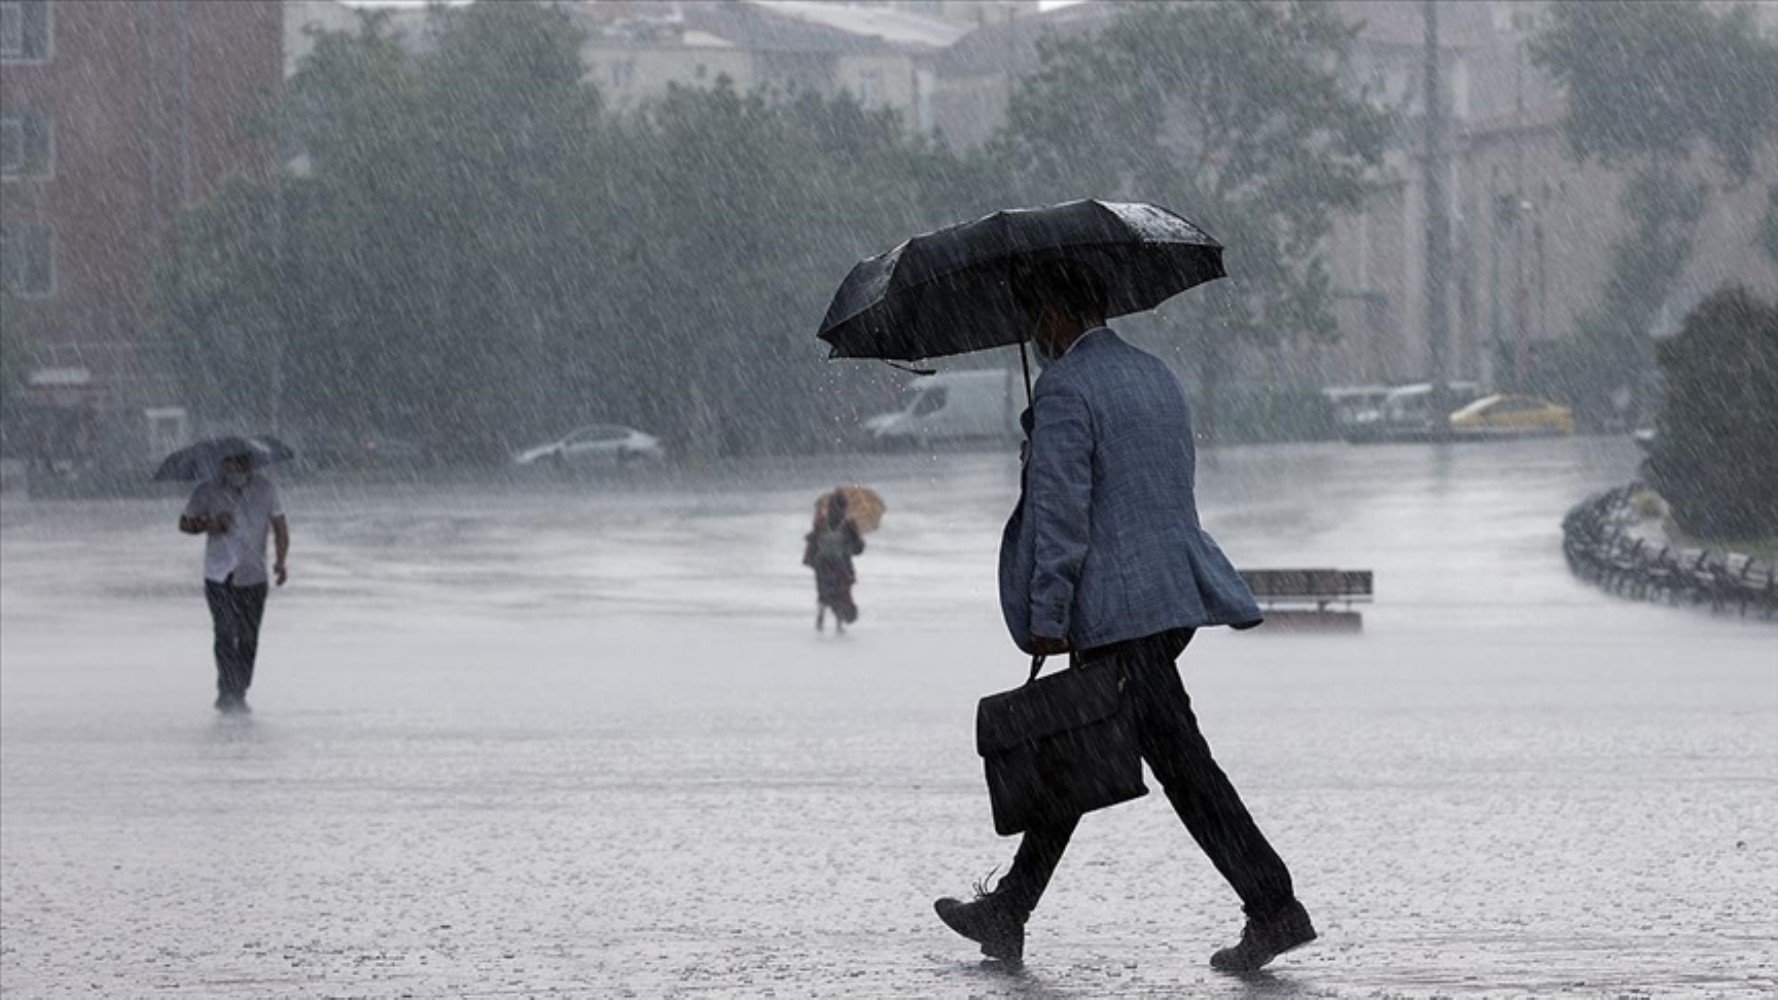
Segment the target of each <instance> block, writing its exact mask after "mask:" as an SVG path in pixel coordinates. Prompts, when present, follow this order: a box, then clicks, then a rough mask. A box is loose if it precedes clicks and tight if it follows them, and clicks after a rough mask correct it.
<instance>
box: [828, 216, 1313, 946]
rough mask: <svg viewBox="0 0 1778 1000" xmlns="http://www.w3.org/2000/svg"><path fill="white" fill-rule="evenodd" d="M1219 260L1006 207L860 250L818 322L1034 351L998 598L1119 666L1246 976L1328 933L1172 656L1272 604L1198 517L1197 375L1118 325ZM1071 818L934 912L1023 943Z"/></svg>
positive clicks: (1176, 238)
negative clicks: (1236, 904) (1222, 756)
mask: <svg viewBox="0 0 1778 1000" xmlns="http://www.w3.org/2000/svg"><path fill="white" fill-rule="evenodd" d="M1224 273H1225V272H1224V270H1223V262H1222V245H1221V244H1219V243H1217V242H1216V240H1214V239H1212V238H1211V237H1210V236H1209V235H1208V234H1207V233H1205V232H1204V231H1203V230H1202V229H1199V228H1198V227H1197V226H1195V225H1193V224H1192V223H1191V222H1189V221H1187V220H1186V219H1184V218H1183V217H1181V216H1179V215H1177V214H1175V213H1173V212H1170V211H1167V210H1166V209H1164V208H1159V207H1157V206H1154V205H1145V204H1134V203H1122V202H1100V201H1090V200H1089V201H1076V202H1069V203H1066V204H1062V205H1054V206H1050V207H1048V208H1037V209H1021V210H1016V211H1007V212H996V213H994V214H993V215H990V216H987V217H985V218H982V219H979V220H976V221H974V222H969V223H964V224H962V225H958V226H952V227H950V228H948V229H942V230H938V231H937V232H933V233H928V234H926V235H923V236H917V237H914V238H913V239H911V240H908V241H907V242H906V243H903V244H902V245H901V246H898V247H896V248H895V249H893V250H890V251H889V252H887V253H884V254H882V255H879V256H877V257H873V258H870V259H869V260H866V261H863V262H862V263H860V264H858V265H857V266H856V267H854V268H853V270H852V273H851V274H849V275H847V277H846V280H845V281H844V283H842V285H841V286H840V289H839V291H838V292H837V293H836V294H835V296H834V300H833V304H832V305H831V306H830V307H829V309H828V312H827V316H826V318H825V319H824V321H823V323H822V329H821V332H820V337H821V339H823V340H825V341H826V342H827V343H828V344H829V345H830V346H831V347H832V349H833V355H834V356H836V357H874V358H883V359H886V360H899V361H918V360H922V359H925V358H933V357H942V356H945V355H948V354H959V353H964V352H967V351H974V350H981V349H985V348H991V347H996V346H1000V345H1011V344H1017V345H1018V347H1019V351H1020V355H1021V357H1023V356H1024V353H1025V345H1026V343H1027V342H1029V343H1030V344H1032V346H1034V347H1035V348H1036V352H1037V355H1038V358H1039V360H1040V361H1041V362H1042V364H1043V373H1042V377H1040V378H1039V379H1038V380H1037V383H1036V385H1035V387H1034V388H1033V389H1031V390H1028V391H1030V394H1031V399H1032V402H1031V407H1030V408H1029V409H1028V410H1026V411H1025V414H1024V416H1023V418H1022V420H1021V423H1022V425H1023V426H1024V428H1025V432H1026V434H1027V439H1026V450H1025V457H1024V461H1023V466H1024V468H1023V473H1022V476H1021V495H1020V498H1019V503H1018V506H1017V507H1016V508H1014V510H1013V513H1012V517H1011V518H1010V519H1009V521H1008V522H1007V525H1006V530H1005V532H1004V533H1003V534H1002V536H1001V545H1000V600H1001V610H1002V614H1003V615H1004V617H1005V619H1006V624H1007V628H1008V631H1010V632H1011V634H1012V638H1013V641H1014V643H1015V644H1017V645H1018V647H1019V648H1020V649H1021V650H1023V651H1025V652H1026V653H1029V654H1032V655H1033V656H1035V657H1043V656H1054V655H1060V654H1068V655H1069V656H1070V658H1071V660H1072V661H1073V665H1074V668H1075V669H1085V670H1095V669H1099V670H1117V671H1119V672H1120V674H1121V683H1120V684H1119V686H1118V692H1119V695H1118V697H1119V703H1120V706H1121V707H1120V711H1121V712H1124V713H1126V718H1127V719H1128V720H1129V723H1130V724H1131V725H1133V726H1134V728H1135V730H1136V733H1137V736H1138V739H1137V741H1136V742H1137V745H1138V746H1139V747H1140V753H1141V756H1142V758H1143V760H1145V761H1146V762H1147V763H1148V765H1149V768H1150V770H1151V771H1152V772H1153V773H1154V776H1155V778H1156V779H1157V780H1159V781H1160V783H1161V785H1162V787H1163V788H1164V789H1165V790H1166V793H1167V798H1168V799H1169V800H1170V801H1171V802H1172V804H1173V807H1174V810H1175V811H1176V812H1177V813H1178V815H1179V818H1180V820H1181V822H1182V823H1183V824H1184V825H1185V827H1186V829H1187V830H1188V831H1189V832H1190V833H1191V836H1192V838H1193V840H1195V841H1196V842H1197V843H1198V845H1199V846H1200V847H1201V848H1202V849H1203V850H1204V853H1205V854H1206V855H1208V856H1209V858H1210V860H1211V862H1212V863H1213V864H1214V865H1215V866H1216V869H1217V871H1218V872H1220V873H1221V874H1222V876H1223V878H1224V879H1226V880H1227V881H1228V883H1229V885H1230V887H1231V888H1233V889H1234V890H1235V893H1236V895H1237V896H1239V898H1240V900H1241V903H1242V907H1243V909H1244V910H1245V912H1246V917H1247V921H1246V926H1245V928H1244V929H1243V931H1242V934H1241V939H1240V941H1239V942H1238V943H1237V944H1235V945H1233V946H1231V947H1228V948H1224V949H1222V950H1220V951H1217V952H1216V953H1215V954H1214V955H1212V956H1211V959H1210V964H1211V965H1212V966H1213V967H1215V968H1217V969H1220V970H1224V971H1228V972H1250V971H1253V970H1255V969H1258V968H1260V967H1261V966H1263V965H1265V964H1267V963H1268V962H1270V961H1271V960H1272V959H1274V958H1276V957H1277V956H1278V955H1280V954H1282V953H1284V952H1286V951H1289V950H1291V949H1293V948H1296V947H1299V946H1301V945H1303V944H1306V943H1308V942H1309V941H1312V940H1314V938H1315V936H1316V934H1315V928H1314V926H1313V924H1312V923H1311V922H1310V920H1309V914H1308V911H1307V910H1306V909H1304V907H1303V905H1302V904H1301V903H1300V902H1298V901H1297V898H1296V893H1295V889H1294V887H1293V885H1292V882H1291V877H1290V872H1289V871H1288V869H1286V867H1285V865H1284V862H1283V861H1282V860H1281V859H1280V858H1279V856H1278V854H1277V852H1276V851H1274V850H1273V849H1272V846H1271V844H1270V843H1268V842H1267V840H1266V837H1265V835H1264V834H1263V833H1261V832H1260V829H1259V826H1258V825H1257V824H1256V823H1255V822H1254V820H1253V817H1252V816H1251V815H1249V813H1248V811H1247V808H1246V806H1245V805H1243V804H1242V802H1241V798H1240V796H1239V794H1237V793H1236V791H1235V787H1234V785H1233V784H1232V783H1230V781H1229V779H1228V777H1227V776H1226V775H1225V774H1224V773H1223V771H1222V769H1221V768H1220V767H1219V766H1218V765H1217V763H1216V761H1215V759H1214V758H1213V757H1212V756H1211V753H1210V747H1209V744H1208V743H1206V742H1205V740H1204V736H1203V734H1202V732H1201V731H1200V730H1199V728H1198V723H1197V719H1196V717H1195V716H1193V714H1192V709H1191V699H1190V697H1189V696H1188V695H1187V694H1186V691H1185V687H1184V684H1183V683H1182V681H1181V679H1180V675H1179V670H1178V667H1177V665H1176V664H1175V662H1174V661H1175V660H1176V659H1177V658H1178V657H1179V656H1180V655H1181V654H1182V653H1183V652H1184V651H1185V648H1186V645H1187V643H1189V642H1190V641H1191V639H1192V636H1193V635H1194V634H1195V632H1196V631H1197V630H1198V629H1200V628H1205V627H1210V626H1219V625H1225V626H1233V627H1235V628H1248V627H1252V626H1254V625H1258V624H1259V623H1260V618H1261V615H1260V611H1259V607H1258V605H1257V604H1256V603H1255V602H1254V599H1253V594H1252V593H1251V592H1250V591H1249V590H1248V588H1247V585H1246V583H1245V582H1244V581H1243V580H1242V578H1241V575H1240V574H1239V573H1237V572H1236V571H1235V568H1234V566H1233V565H1231V564H1230V562H1229V560H1228V558H1227V557H1226V556H1224V555H1223V552H1222V550H1221V549H1220V548H1219V547H1218V546H1217V545H1216V543H1215V542H1214V541H1212V540H1211V538H1210V535H1209V534H1208V533H1206V532H1205V531H1204V529H1203V526H1202V525H1201V523H1200V522H1199V519H1198V511H1197V502H1196V499H1195V496H1194V490H1195V478H1196V471H1195V466H1196V453H1195V450H1194V446H1193V440H1192V430H1191V417H1190V411H1189V407H1188V405H1187V403H1186V398H1185V393H1184V390H1183V388H1182V387H1181V386H1180V384H1179V381H1178V379H1177V378H1175V377H1174V375H1173V373H1172V372H1171V371H1169V370H1168V368H1167V366H1166V365H1165V364H1164V363H1163V362H1162V361H1161V360H1160V359H1159V358H1156V357H1155V356H1153V355H1152V354H1149V353H1147V352H1145V351H1142V350H1140V349H1138V348H1137V347H1135V346H1134V345H1131V344H1130V343H1128V342H1126V341H1124V340H1123V339H1122V338H1120V337H1119V336H1118V335H1117V333H1116V332H1114V331H1113V330H1111V329H1110V328H1109V327H1108V326H1106V320H1108V319H1110V318H1112V317H1116V316H1121V315H1125V314H1128V313H1133V312H1141V311H1143V310H1147V309H1152V308H1154V307H1155V306H1157V305H1159V304H1160V303H1161V302H1163V301H1165V300H1166V299H1167V298H1169V297H1171V296H1173V295H1176V294H1178V293H1180V292H1182V291H1185V290H1186V289H1188V288H1191V287H1193V286H1194V285H1198V284H1201V283H1203V282H1206V281H1210V280H1213V279H1216V278H1219V277H1222V276H1223V275H1224ZM1027 379H1029V373H1028V370H1027ZM1040 665H1041V664H1040V661H1039V662H1037V663H1034V664H1033V670H1032V674H1031V676H1032V677H1033V678H1034V677H1035V676H1036V669H1037V667H1038V666H1040ZM1082 763H1083V764H1084V763H1085V762H1082ZM1074 764H1075V762H1074V761H1072V760H1069V761H1062V762H1060V763H1059V765H1058V766H1062V767H1068V766H1073V765H1074ZM1078 823H1079V816H1078V815H1070V816H1065V817H1058V818H1055V819H1053V820H1046V821H1044V822H1043V823H1041V824H1039V825H1033V826H1028V827H1026V828H1025V830H1024V839H1023V841H1022V842H1021V843H1020V844H1019V849H1018V853H1017V854H1016V855H1015V857H1014V859H1013V863H1012V867H1011V869H1010V870H1009V871H1008V872H1007V874H1006V876H1005V877H1004V878H1002V879H1001V880H1000V881H999V883H998V884H997V885H996V886H994V887H993V888H992V889H988V888H987V887H986V886H982V887H981V888H979V889H978V893H977V896H976V898H975V899H974V900H971V901H969V902H964V901H962V900H958V899H952V898H944V899H940V900H938V901H937V902H936V903H935V904H934V907H935V909H936V910H937V912H938V916H939V918H940V919H941V920H943V921H944V923H945V925H946V926H948V927H950V928H951V929H952V930H954V931H956V932H957V933H958V934H961V935H962V936H963V937H965V938H968V939H969V940H971V941H974V942H976V943H978V944H979V945H981V949H982V952H983V954H985V955H987V956H988V957H990V958H998V959H1002V960H1007V961H1020V960H1022V959H1023V956H1024V949H1025V925H1026V922H1027V921H1028V920H1029V919H1030V916H1031V913H1032V911H1033V910H1034V909H1035V908H1036V906H1037V903H1038V900H1039V899H1040V898H1041V897H1042V895H1043V892H1044V889H1045V887H1046V886H1047V885H1048V883H1049V880H1050V876H1051V874H1052V873H1053V872H1054V871H1055V869H1056V865H1057V863H1058V862H1060V860H1061V858H1062V853H1063V851H1064V850H1065V849H1066V848H1067V846H1068V842H1069V840H1070V839H1071V838H1072V836H1073V835H1074V831H1075V828H1076V826H1077V824H1078Z"/></svg>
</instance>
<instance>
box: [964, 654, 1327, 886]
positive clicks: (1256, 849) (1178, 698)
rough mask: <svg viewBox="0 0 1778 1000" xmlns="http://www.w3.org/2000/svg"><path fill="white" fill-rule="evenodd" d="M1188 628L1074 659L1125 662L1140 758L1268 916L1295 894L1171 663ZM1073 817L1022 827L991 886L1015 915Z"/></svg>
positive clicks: (1061, 844) (1042, 879) (1050, 864)
mask: <svg viewBox="0 0 1778 1000" xmlns="http://www.w3.org/2000/svg"><path fill="white" fill-rule="evenodd" d="M1192 634H1193V630H1191V629H1178V630H1174V631H1170V632H1163V633H1161V634H1159V635H1153V636H1148V637H1146V638H1142V639H1135V640H1132V641H1130V642H1123V643H1118V644H1116V645H1114V646H1106V647H1102V648H1100V649H1095V650H1085V651H1082V652H1081V653H1080V654H1079V655H1078V656H1077V657H1076V663H1077V664H1078V665H1079V666H1082V667H1085V668H1086V669H1088V670H1111V669H1117V668H1118V667H1120V666H1121V667H1122V669H1123V670H1124V671H1125V673H1126V675H1127V676H1128V678H1129V683H1128V684H1127V686H1126V687H1125V689H1124V697H1126V698H1128V699H1129V701H1130V704H1131V706H1132V708H1133V710H1134V712H1135V714H1136V725H1137V729H1138V732H1139V734H1140V740H1141V747H1142V759H1143V760H1145V761H1147V762H1148V766H1149V769H1150V770H1152V771H1153V772H1154V776H1155V779H1156V780H1157V781H1159V782H1160V783H1161V787H1162V788H1164V789H1165V790H1166V793H1167V798H1168V800H1169V801H1171V802H1172V803H1173V810H1174V811H1175V812H1177V813H1178V814H1179V819H1180V821H1181V822H1183V823H1184V824H1185V828H1186V830H1188V831H1189V832H1190V833H1191V835H1192V839H1193V840H1196V841H1197V842H1198V846H1199V847H1201V848H1203V850H1204V853H1205V854H1206V855H1207V856H1209V858H1210V862H1211V863H1212V864H1214V865H1215V866H1216V870H1217V871H1219V872H1221V873H1222V877H1223V878H1225V879H1227V880H1228V883H1229V885H1230V886H1231V887H1233V888H1234V890H1235V893H1236V895H1238V896H1239V897H1240V898H1241V903H1242V906H1243V909H1245V910H1246V912H1247V915H1248V916H1249V917H1252V918H1255V919H1258V920H1265V919H1267V918H1269V917H1272V916H1273V915H1275V914H1277V913H1278V912H1280V911H1282V910H1284V909H1286V908H1288V907H1289V906H1290V905H1291V904H1292V903H1294V902H1295V899H1296V894H1295V891H1294V889H1293V888H1292V886H1291V883H1290V872H1289V871H1288V870H1287V869H1286V868H1285V867H1284V862H1283V860H1282V859H1280V858H1279V857H1278V853H1277V852H1276V851H1274V850H1272V845H1271V844H1270V843H1268V842H1267V841H1266V838H1265V835H1264V834H1263V833H1261V832H1260V830H1259V827H1258V825H1256V824H1255V823H1254V822H1253V817H1252V816H1251V815H1249V814H1248V812H1247V807H1246V806H1245V805H1243V804H1242V803H1241V797H1240V795H1239V794H1237V793H1236V791H1235V787H1234V785H1232V784H1230V782H1229V779H1228V777H1227V776H1226V775H1224V774H1223V773H1222V768H1221V767H1218V766H1217V764H1216V761H1215V760H1214V759H1213V758H1212V757H1211V756H1210V744H1209V743H1207V742H1206V741H1205V740H1204V735H1203V734H1202V733H1201V732H1199V731H1198V720H1197V717H1196V716H1194V715H1193V714H1192V708H1191V697H1190V696H1189V695H1187V694H1186V693H1185V685H1184V684H1183V683H1182V682H1181V681H1180V679H1179V669H1178V668H1177V667H1176V666H1175V665H1174V661H1175V660H1176V659H1178V658H1179V654H1180V653H1182V652H1184V650H1185V647H1186V644H1187V643H1189V642H1190V641H1191V638H1192ZM1114 661H1115V662H1114ZM1079 822H1080V820H1079V818H1078V817H1076V818H1074V819H1069V820H1065V821H1062V822H1059V823H1056V824H1054V825H1052V826H1046V827H1040V828H1034V829H1032V830H1029V831H1027V832H1026V833H1025V837H1024V840H1022V841H1021V842H1020V844H1019V852H1018V854H1017V855H1016V856H1015V857H1014V858H1013V864H1012V870H1011V871H1009V872H1007V874H1006V877H1005V878H1004V879H1002V880H1001V882H1000V885H999V887H998V889H997V891H996V892H995V895H996V896H1000V895H1002V894H1004V897H1005V901H1006V904H1007V906H1008V907H1009V908H1010V909H1012V910H1013V912H1014V914H1015V915H1016V917H1017V919H1019V920H1020V921H1023V919H1024V917H1025V916H1026V915H1027V914H1029V913H1030V912H1031V910H1032V909H1034V908H1035V907H1036V906H1037V901H1038V899H1039V898H1040V897H1041V896H1042V895H1043V890H1044V888H1045V887H1046V886H1048V885H1049V881H1050V876H1051V875H1052V874H1054V872H1055V870H1056V863H1057V862H1059V861H1060V860H1061V859H1062V852H1063V851H1064V850H1066V849H1067V847H1068V841H1069V839H1070V838H1071V837H1072V836H1073V835H1074V828H1075V827H1076V826H1077V825H1078V824H1079Z"/></svg>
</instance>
